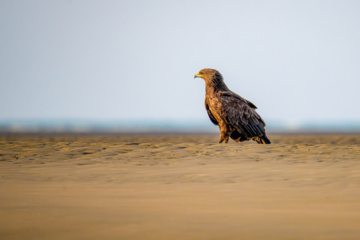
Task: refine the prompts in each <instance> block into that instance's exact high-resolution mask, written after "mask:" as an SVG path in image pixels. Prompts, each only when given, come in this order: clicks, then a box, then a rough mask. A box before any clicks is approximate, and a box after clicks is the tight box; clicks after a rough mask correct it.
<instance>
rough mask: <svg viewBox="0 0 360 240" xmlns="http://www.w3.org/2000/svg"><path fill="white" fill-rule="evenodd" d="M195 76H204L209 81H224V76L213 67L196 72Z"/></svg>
mask: <svg viewBox="0 0 360 240" xmlns="http://www.w3.org/2000/svg"><path fill="white" fill-rule="evenodd" d="M194 78H202V79H204V80H205V81H206V82H207V81H213V80H217V81H223V77H222V75H221V73H220V72H219V71H217V70H216V69H212V68H204V69H202V70H200V71H199V72H198V73H197V74H195V76H194Z"/></svg>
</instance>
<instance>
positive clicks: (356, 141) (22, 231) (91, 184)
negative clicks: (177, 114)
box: [0, 135, 360, 240]
mask: <svg viewBox="0 0 360 240" xmlns="http://www.w3.org/2000/svg"><path fill="white" fill-rule="evenodd" d="M269 137H270V139H271V140H272V142H273V144H271V145H258V144H256V143H255V142H253V143H251V142H247V143H242V144H238V143H235V142H231V143H229V144H227V145H225V144H218V143H217V140H218V137H217V136H214V137H213V136H146V137H135V136H131V137H114V136H113V137H109V136H108V137H2V138H0V190H1V193H0V239H21V240H23V239H157V240H161V239H194V240H195V239H242V240H244V239H267V240H272V239H273V240H282V239H292V240H296V239H315V240H316V239H342V240H347V239H354V240H355V239H356V240H358V239H360V136H359V135H320V136H316V135H298V136H289V135H284V136H279V135H277V136H271V135H270V136H269Z"/></svg>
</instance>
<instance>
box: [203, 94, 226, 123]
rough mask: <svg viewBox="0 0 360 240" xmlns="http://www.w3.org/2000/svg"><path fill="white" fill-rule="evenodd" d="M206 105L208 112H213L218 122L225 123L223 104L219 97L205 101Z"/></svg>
mask: <svg viewBox="0 0 360 240" xmlns="http://www.w3.org/2000/svg"><path fill="white" fill-rule="evenodd" d="M205 105H206V108H207V110H208V111H210V112H211V114H212V115H213V117H214V118H215V119H216V120H217V122H222V121H223V119H222V117H221V115H223V111H222V104H221V102H220V101H219V99H218V98H217V97H209V98H207V99H206V101H205Z"/></svg>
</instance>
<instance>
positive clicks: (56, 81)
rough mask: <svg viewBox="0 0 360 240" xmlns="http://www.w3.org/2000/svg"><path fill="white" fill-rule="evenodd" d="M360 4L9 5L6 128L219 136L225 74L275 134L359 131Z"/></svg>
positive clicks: (3, 51)
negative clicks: (205, 71)
mask: <svg viewBox="0 0 360 240" xmlns="http://www.w3.org/2000/svg"><path fill="white" fill-rule="evenodd" d="M359 9H360V1H356V0H354V1H350V0H341V1H340V0H337V1H331V0H330V1H328V0H319V1H317V0H302V1H287V0H283V1H282V0H279V1H276V0H270V1H247V0H233V1H229V0H221V1H220V0H219V1H199V0H190V1H187V0H183V1H165V0H163V1H160V0H159V1H155V0H146V1H145V0H143V1H138V0H131V1H130V0H129V1H119V0H116V1H115V0H114V1H110V0H105V1H85V0H79V1H77V0H73V1H70V0H69V1H45V0H43V1H40V0H39V1H37V0H28V1H17V0H11V1H10V0H8V1H7V0H2V1H0V29H1V36H0V91H1V94H0V128H2V129H5V130H11V131H22V130H41V129H45V130H49V129H52V130H84V131H88V130H94V129H95V130H96V129H97V130H99V129H100V130H110V131H112V130H126V131H147V130H165V131H169V130H170V131H171V130H179V131H184V130H187V131H216V132H217V131H218V130H217V127H215V126H213V125H212V123H211V122H210V120H209V119H208V116H207V114H206V111H205V108H204V96H205V85H204V81H203V80H202V79H199V78H196V79H194V74H195V73H197V72H198V71H199V70H200V69H202V68H215V69H217V70H219V71H220V72H221V73H222V74H223V76H224V79H225V82H226V84H227V85H228V87H229V88H230V89H232V90H233V91H234V92H236V93H238V94H239V95H241V96H242V97H244V98H246V99H249V100H250V101H252V102H253V103H255V104H256V105H257V106H258V112H259V113H260V115H261V116H262V117H263V118H264V120H265V121H266V123H267V125H268V127H267V129H268V130H269V131H277V130H282V131H287V130H289V131H291V130H324V131H328V130H330V131H332V130H339V131H350V132H352V131H359V130H360V110H359V103H360V94H359V89H360V67H359V66H360V44H359V43H360V14H359Z"/></svg>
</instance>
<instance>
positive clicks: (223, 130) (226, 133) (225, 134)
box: [219, 122, 231, 143]
mask: <svg viewBox="0 0 360 240" xmlns="http://www.w3.org/2000/svg"><path fill="white" fill-rule="evenodd" d="M219 129H220V140H219V143H222V142H225V143H228V141H229V137H230V135H231V130H230V129H229V127H228V126H227V125H226V123H224V122H221V123H220V124H219Z"/></svg>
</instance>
